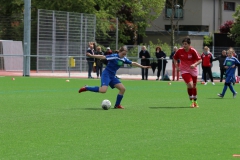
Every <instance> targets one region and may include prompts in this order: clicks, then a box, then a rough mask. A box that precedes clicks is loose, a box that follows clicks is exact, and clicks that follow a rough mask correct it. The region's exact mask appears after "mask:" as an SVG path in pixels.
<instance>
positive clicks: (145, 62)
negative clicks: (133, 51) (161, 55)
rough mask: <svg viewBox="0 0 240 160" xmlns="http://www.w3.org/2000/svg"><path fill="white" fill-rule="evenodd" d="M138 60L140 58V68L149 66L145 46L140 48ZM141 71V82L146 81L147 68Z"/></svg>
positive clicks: (148, 55)
mask: <svg viewBox="0 0 240 160" xmlns="http://www.w3.org/2000/svg"><path fill="white" fill-rule="evenodd" d="M139 58H141V65H142V66H149V65H150V60H149V58H150V54H149V52H148V51H147V50H146V46H142V50H141V51H140V52H139ZM141 69H142V80H144V77H145V80H148V68H141Z"/></svg>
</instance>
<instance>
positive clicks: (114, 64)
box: [78, 46, 150, 109]
mask: <svg viewBox="0 0 240 160" xmlns="http://www.w3.org/2000/svg"><path fill="white" fill-rule="evenodd" d="M127 51H128V50H127V47H126V46H123V47H121V48H120V49H119V53H115V54H111V55H107V56H104V55H91V54H88V53H87V56H89V57H92V58H98V59H107V61H108V64H107V66H106V68H105V70H104V71H103V73H102V77H101V87H98V86H93V87H91V86H84V87H82V88H80V89H79V91H78V92H79V93H81V92H85V91H91V92H100V93H106V92H107V89H108V86H110V87H111V88H112V89H113V88H117V89H118V90H119V93H118V95H117V99H116V103H115V106H114V108H118V109H124V107H123V106H122V105H121V101H122V98H123V95H124V92H125V87H124V85H123V84H122V83H121V82H120V80H119V79H118V78H117V77H116V72H117V70H118V69H119V68H120V67H121V66H122V65H123V64H124V63H125V64H132V65H133V66H137V67H141V68H150V66H142V65H140V64H139V63H137V62H132V61H130V60H129V59H128V58H126V55H127Z"/></svg>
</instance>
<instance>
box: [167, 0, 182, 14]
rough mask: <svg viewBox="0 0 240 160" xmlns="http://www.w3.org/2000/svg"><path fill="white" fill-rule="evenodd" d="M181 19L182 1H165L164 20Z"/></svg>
mask: <svg viewBox="0 0 240 160" xmlns="http://www.w3.org/2000/svg"><path fill="white" fill-rule="evenodd" d="M172 14H174V16H173V18H175V19H177V18H179V19H182V18H183V0H166V4H165V18H171V16H172Z"/></svg>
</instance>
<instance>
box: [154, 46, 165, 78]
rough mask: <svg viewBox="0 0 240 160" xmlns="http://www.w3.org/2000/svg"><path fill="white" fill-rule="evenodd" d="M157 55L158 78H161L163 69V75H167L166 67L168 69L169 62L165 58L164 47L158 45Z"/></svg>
mask: <svg viewBox="0 0 240 160" xmlns="http://www.w3.org/2000/svg"><path fill="white" fill-rule="evenodd" d="M155 56H156V57H157V59H158V71H157V79H156V80H159V77H160V72H161V71H162V75H163V76H164V75H165V69H166V64H167V60H166V59H165V58H166V54H165V53H164V52H163V51H162V48H161V47H159V46H158V47H156V53H155ZM163 76H162V79H163Z"/></svg>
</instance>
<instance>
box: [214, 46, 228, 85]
mask: <svg viewBox="0 0 240 160" xmlns="http://www.w3.org/2000/svg"><path fill="white" fill-rule="evenodd" d="M226 57H227V51H226V50H223V51H222V54H221V55H220V56H218V57H216V58H214V59H213V61H216V60H218V61H219V68H220V82H222V80H223V75H224V74H225V72H226V68H225V67H224V65H223V63H224V61H225V59H226Z"/></svg>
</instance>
